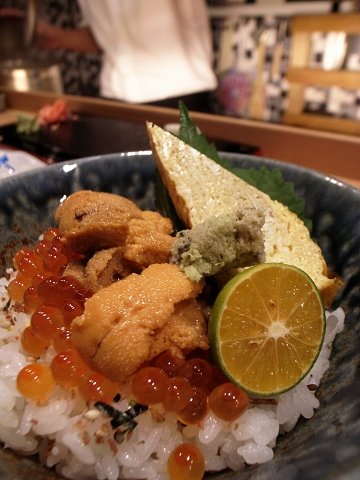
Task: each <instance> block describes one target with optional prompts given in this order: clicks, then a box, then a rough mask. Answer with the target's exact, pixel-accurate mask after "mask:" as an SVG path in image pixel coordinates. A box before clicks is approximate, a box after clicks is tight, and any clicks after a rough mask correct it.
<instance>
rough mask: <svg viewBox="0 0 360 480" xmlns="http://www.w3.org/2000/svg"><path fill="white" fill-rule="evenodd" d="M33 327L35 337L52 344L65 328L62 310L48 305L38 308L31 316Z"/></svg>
mask: <svg viewBox="0 0 360 480" xmlns="http://www.w3.org/2000/svg"><path fill="white" fill-rule="evenodd" d="M31 326H32V329H33V331H34V334H35V335H37V336H38V337H40V338H42V339H43V340H46V341H49V342H50V341H51V340H52V338H53V336H54V335H55V333H56V332H57V330H59V329H60V328H62V327H63V326H64V319H63V316H62V313H61V310H59V309H58V308H56V307H51V306H47V305H45V306H43V307H40V308H38V309H37V310H36V311H35V312H34V313H33V314H32V316H31Z"/></svg>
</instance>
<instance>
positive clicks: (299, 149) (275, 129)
mask: <svg viewBox="0 0 360 480" xmlns="http://www.w3.org/2000/svg"><path fill="white" fill-rule="evenodd" d="M0 92H4V93H5V95H6V102H7V103H6V104H7V107H8V109H10V110H17V111H23V112H28V113H36V112H37V111H38V110H39V109H40V108H41V107H42V106H44V105H46V104H49V103H52V102H54V101H55V100H56V99H57V98H59V97H60V95H58V94H54V93H49V92H18V91H14V90H10V89H6V88H3V87H2V88H0ZM61 98H64V99H65V100H66V101H67V102H68V105H69V107H70V109H71V110H73V111H74V112H78V113H87V114H93V115H99V116H106V117H115V118H120V119H127V120H129V121H136V122H144V121H146V120H148V121H151V122H154V123H157V124H159V125H161V126H163V125H165V124H167V123H177V122H178V120H179V112H178V110H177V109H172V108H164V107H155V106H150V105H144V104H141V105H140V104H139V105H138V104H129V103H125V102H121V101H113V100H107V99H102V98H90V97H81V96H75V95H61ZM191 117H192V118H193V120H194V121H195V123H196V124H197V125H198V127H199V128H200V129H201V130H202V131H203V133H204V134H205V135H206V136H208V137H211V138H214V139H218V140H224V141H229V142H233V143H239V144H247V145H255V146H257V147H259V149H260V151H261V154H262V156H264V157H267V158H273V159H277V160H279V161H284V162H288V163H293V164H296V165H300V166H303V167H306V168H312V169H314V170H317V171H319V172H322V173H325V174H328V175H330V176H335V177H337V178H344V179H347V181H348V182H349V181H351V180H354V181H359V182H360V137H359V136H355V135H347V134H338V133H332V132H325V131H318V130H311V129H307V128H301V127H294V126H288V125H280V124H271V123H265V122H258V121H252V120H244V119H240V118H237V117H230V116H223V115H216V114H207V113H199V112H191Z"/></svg>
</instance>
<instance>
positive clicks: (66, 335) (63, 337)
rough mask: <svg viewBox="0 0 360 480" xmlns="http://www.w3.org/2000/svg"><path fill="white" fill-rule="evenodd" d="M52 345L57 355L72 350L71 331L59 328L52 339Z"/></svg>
mask: <svg viewBox="0 0 360 480" xmlns="http://www.w3.org/2000/svg"><path fill="white" fill-rule="evenodd" d="M52 343H53V346H54V348H55V350H56V351H57V352H58V353H60V352H63V351H64V350H68V349H69V348H73V347H74V345H73V342H72V340H71V330H70V329H68V328H66V327H61V328H59V329H58V330H57V331H56V332H55V335H54V336H53V337H52Z"/></svg>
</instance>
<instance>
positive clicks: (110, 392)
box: [79, 372, 119, 403]
mask: <svg viewBox="0 0 360 480" xmlns="http://www.w3.org/2000/svg"><path fill="white" fill-rule="evenodd" d="M118 391H119V387H118V385H117V384H116V383H114V382H112V381H111V380H109V379H108V378H106V377H104V376H103V375H101V374H100V373H98V372H92V373H90V374H89V375H87V376H83V377H81V378H80V382H79V392H80V394H81V395H82V396H83V398H84V399H85V400H86V401H88V402H105V403H110V402H112V400H113V398H114V397H115V395H116V394H117V393H118Z"/></svg>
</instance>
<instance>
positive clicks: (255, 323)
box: [209, 263, 325, 397]
mask: <svg viewBox="0 0 360 480" xmlns="http://www.w3.org/2000/svg"><path fill="white" fill-rule="evenodd" d="M324 333H325V312H324V307H323V303H322V299H321V296H320V293H319V291H318V289H317V288H316V285H315V284H314V282H313V281H312V280H311V278H310V277H309V276H308V275H307V274H306V273H305V272H303V271H302V270H300V269H299V268H296V267H294V266H291V265H286V264H281V263H263V264H259V265H256V266H253V267H250V268H248V269H245V270H244V271H242V272H241V273H239V274H238V275H236V276H235V277H234V278H232V279H231V280H230V281H229V282H228V283H227V284H226V285H225V286H224V287H223V289H222V290H221V292H220V293H219V295H218V297H217V298H216V301H215V304H214V306H213V309H212V313H211V318H210V322H209V339H210V346H211V349H212V353H213V355H214V357H215V360H216V361H217V362H218V364H219V366H220V368H221V369H222V370H223V372H224V373H225V375H226V376H227V377H228V378H229V379H230V380H231V381H232V382H233V383H235V384H236V385H238V386H239V387H241V388H243V389H244V390H245V391H247V392H248V393H249V394H250V395H252V396H260V397H273V396H276V395H278V394H280V393H282V392H285V391H287V390H289V389H290V388H292V387H294V386H295V385H296V384H298V383H299V382H300V381H301V380H302V379H303V378H304V376H305V375H306V374H307V373H308V372H309V370H310V369H311V367H312V365H313V364H314V363H315V361H316V359H317V357H318V355H319V352H320V349H321V346H322V343H323V338H324Z"/></svg>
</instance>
